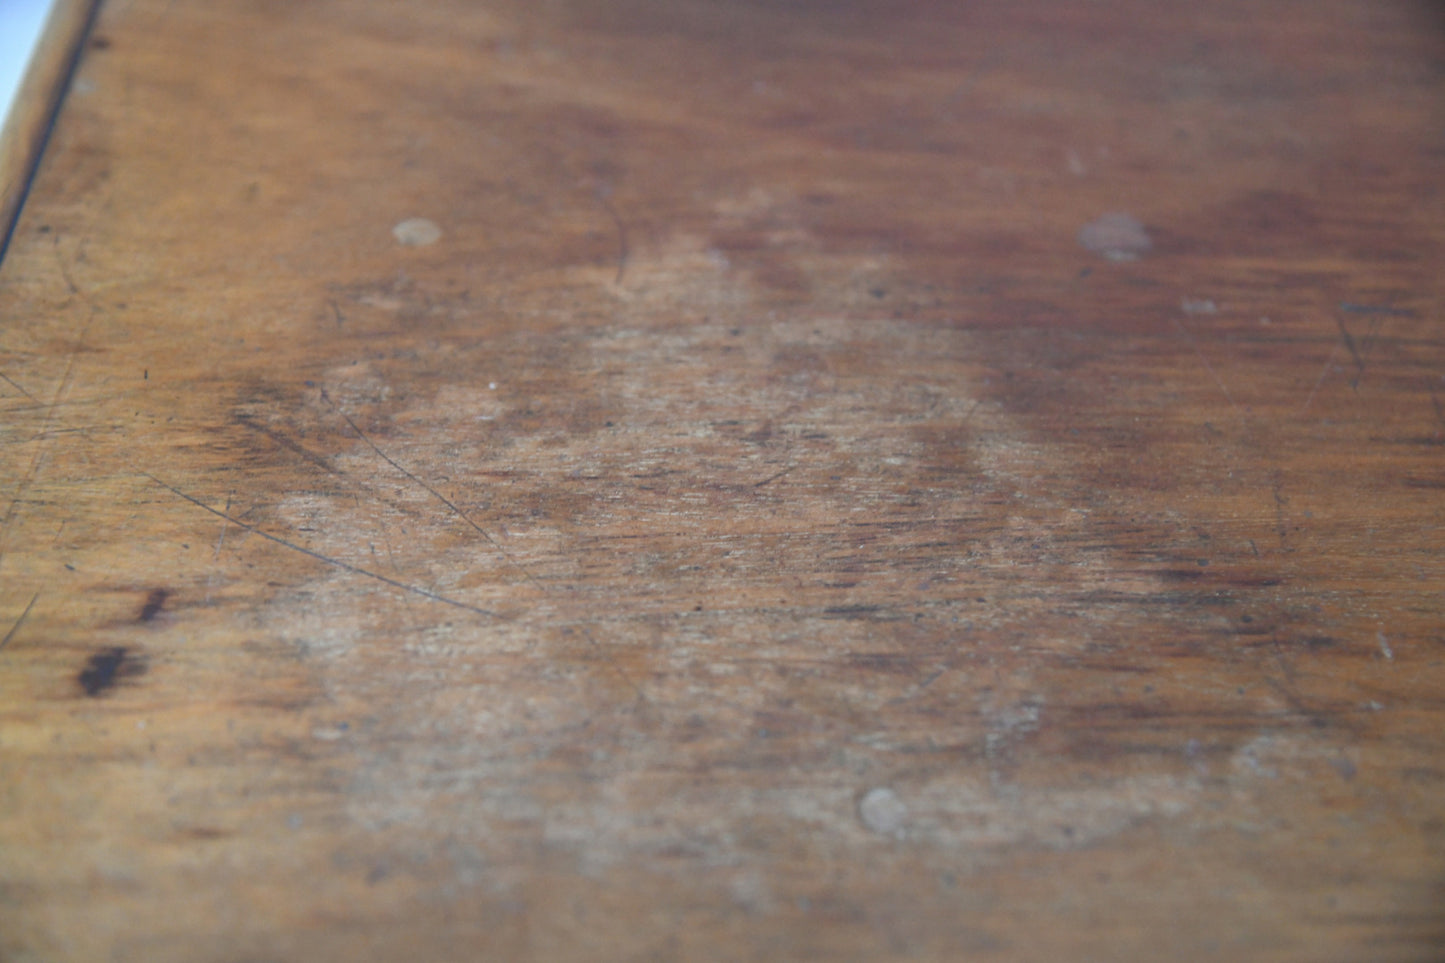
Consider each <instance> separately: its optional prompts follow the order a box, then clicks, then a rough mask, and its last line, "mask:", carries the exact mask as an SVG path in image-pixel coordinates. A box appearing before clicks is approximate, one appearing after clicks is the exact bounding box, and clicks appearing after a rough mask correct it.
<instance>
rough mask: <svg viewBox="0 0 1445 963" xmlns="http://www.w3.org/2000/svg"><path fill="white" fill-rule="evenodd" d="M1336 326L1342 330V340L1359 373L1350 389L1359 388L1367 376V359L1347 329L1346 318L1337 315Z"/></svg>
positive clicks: (1352, 381)
mask: <svg viewBox="0 0 1445 963" xmlns="http://www.w3.org/2000/svg"><path fill="white" fill-rule="evenodd" d="M1335 324H1336V325H1337V326H1338V327H1339V329H1340V338H1341V340H1343V341H1344V344H1345V348H1346V349H1347V350H1348V351H1349V352H1350V357H1351V358H1354V359H1355V368H1356V369H1357V373H1356V375H1355V377H1354V379H1353V380H1351V381H1350V387H1351V388H1359V386H1360V379H1361V378H1363V377H1364V375H1365V359H1364V358H1363V357H1361V356H1360V349H1359V347H1358V346H1357V345H1356V344H1355V339H1354V338H1353V337H1352V336H1351V335H1350V329H1349V328H1347V327H1345V320H1344V318H1341V317H1339V316H1338V315H1337V316H1336V317H1335Z"/></svg>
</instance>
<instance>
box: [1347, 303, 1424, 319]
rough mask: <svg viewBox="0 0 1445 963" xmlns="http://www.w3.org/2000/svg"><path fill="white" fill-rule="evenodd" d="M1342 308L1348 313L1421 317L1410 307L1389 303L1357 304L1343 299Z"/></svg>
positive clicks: (1392, 316) (1391, 316)
mask: <svg viewBox="0 0 1445 963" xmlns="http://www.w3.org/2000/svg"><path fill="white" fill-rule="evenodd" d="M1340 310H1341V311H1344V312H1346V313H1348V314H1378V315H1384V316H1385V317H1390V318H1417V317H1419V315H1418V314H1416V313H1415V312H1414V311H1412V310H1410V309H1409V308H1392V307H1390V306H1389V305H1387V304H1355V303H1354V302H1351V301H1341V302H1340Z"/></svg>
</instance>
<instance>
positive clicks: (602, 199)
mask: <svg viewBox="0 0 1445 963" xmlns="http://www.w3.org/2000/svg"><path fill="white" fill-rule="evenodd" d="M597 203H599V204H601V205H602V209H603V210H604V211H606V212H607V215H608V216H609V217H611V218H612V223H613V224H615V225H617V277H615V278H613V279H612V283H613V284H621V283H622V275H623V274H624V273H625V272H626V271H627V257H628V249H627V225H626V224H623V223H622V217H621V216H620V215H619V214H618V213H617V208H615V207H613V206H612V202H611V201H610V200H608V199H607V195H605V194H603V193H602V192H601V191H598V192H597Z"/></svg>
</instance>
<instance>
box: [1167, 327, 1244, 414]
mask: <svg viewBox="0 0 1445 963" xmlns="http://www.w3.org/2000/svg"><path fill="white" fill-rule="evenodd" d="M1170 320H1172V321H1173V322H1174V328H1175V330H1177V331H1178V332H1179V333H1180V334H1181V335H1183V337H1184V340H1186V341H1188V342H1189V347H1191V348H1192V349H1194V356H1195V357H1197V358H1198V359H1199V360H1200V361H1202V362H1203V363H1204V369H1205V370H1206V371H1208V372H1209V375H1210V377H1212V378H1213V379H1214V383H1215V384H1217V385H1218V386H1219V390H1220V391H1221V392H1222V393H1223V394H1224V400H1225V401H1227V402H1229V407H1231V408H1233V409H1234V410H1235V413H1237V414H1238V415H1240V416H1241V417H1243V415H1244V411H1243V409H1241V408H1240V407H1239V405H1237V404H1235V401H1234V396H1233V395H1231V394H1230V393H1229V388H1227V387H1226V386H1225V384H1224V379H1223V378H1221V377H1219V372H1218V371H1215V370H1214V365H1212V364H1210V363H1209V359H1208V358H1207V357H1205V356H1204V352H1203V351H1201V350H1200V349H1199V342H1198V341H1196V340H1195V338H1194V335H1193V334H1191V333H1190V331H1189V329H1188V328H1186V327H1184V325H1182V324H1180V323H1179V319H1178V318H1171V319H1170Z"/></svg>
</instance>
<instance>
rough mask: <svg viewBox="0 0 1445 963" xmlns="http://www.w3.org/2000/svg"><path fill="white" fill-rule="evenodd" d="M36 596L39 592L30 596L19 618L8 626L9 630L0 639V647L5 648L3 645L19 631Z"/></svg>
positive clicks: (32, 606)
mask: <svg viewBox="0 0 1445 963" xmlns="http://www.w3.org/2000/svg"><path fill="white" fill-rule="evenodd" d="M38 598H40V593H39V592H36V593H35V594H34V595H32V596H30V601H29V602H28V603H27V604H26V606H25V611H23V612H21V613H20V618H18V619H16V620H15V624H13V625H11V626H10V631H9V632H6V633H5V638H3V639H0V649H3V648H5V646H7V645H9V644H10V640H11V639H13V638H15V633H16V632H19V631H20V626H21V624H22V623H23V622H24V621H25V618H26V616H28V615H29V614H30V610H31V609H33V608H35V600H36V599H38Z"/></svg>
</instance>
